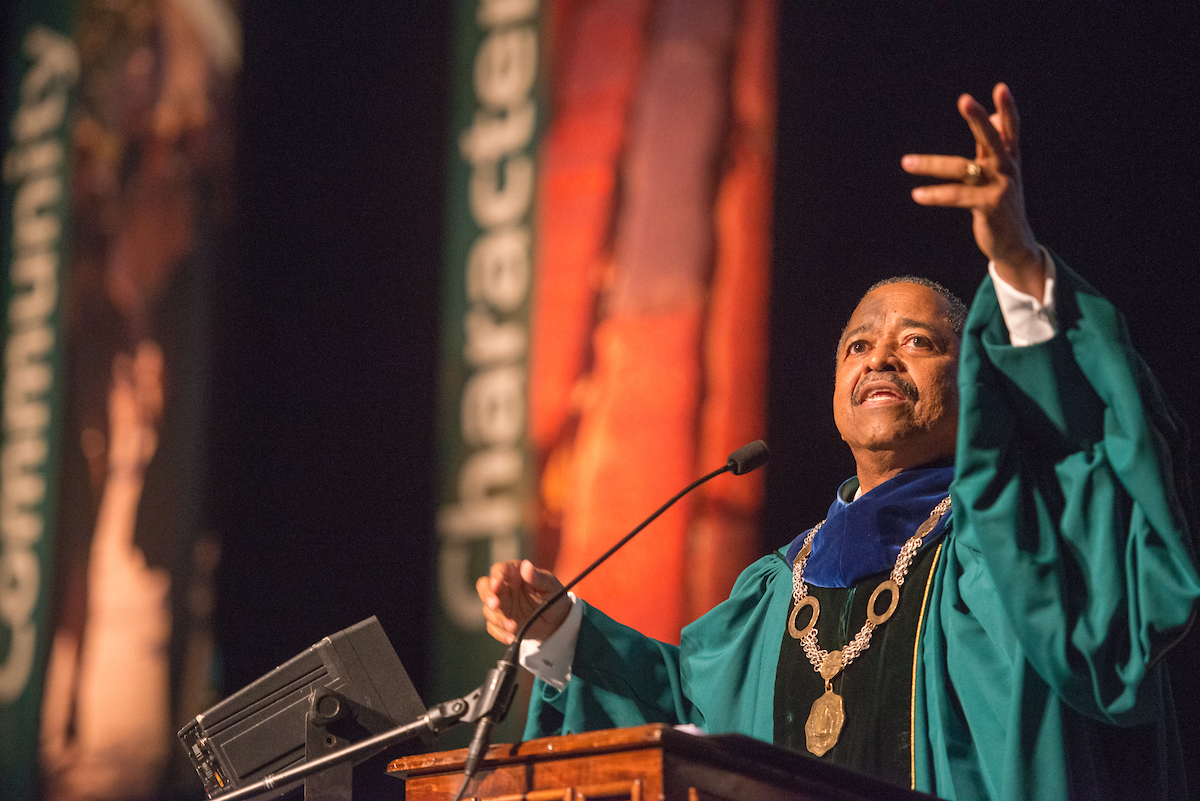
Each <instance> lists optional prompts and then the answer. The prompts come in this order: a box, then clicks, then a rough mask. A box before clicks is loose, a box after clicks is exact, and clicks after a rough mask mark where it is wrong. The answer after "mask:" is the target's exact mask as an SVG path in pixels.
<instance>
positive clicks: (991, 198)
mask: <svg viewBox="0 0 1200 801" xmlns="http://www.w3.org/2000/svg"><path fill="white" fill-rule="evenodd" d="M912 199H913V200H915V201H917V202H918V203H920V204H921V205H922V206H953V207H956V208H963V209H972V208H977V207H981V206H986V205H989V204H991V203H994V202H995V190H994V189H992V188H991V187H990V186H967V185H966V184H935V185H933V186H918V187H916V188H914V189H913V190H912Z"/></svg>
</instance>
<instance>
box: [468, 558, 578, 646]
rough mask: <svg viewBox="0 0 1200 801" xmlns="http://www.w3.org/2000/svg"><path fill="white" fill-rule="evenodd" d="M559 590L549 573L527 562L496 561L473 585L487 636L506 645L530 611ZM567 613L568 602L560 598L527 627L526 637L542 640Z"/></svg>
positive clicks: (569, 604) (559, 584)
mask: <svg viewBox="0 0 1200 801" xmlns="http://www.w3.org/2000/svg"><path fill="white" fill-rule="evenodd" d="M560 589H562V583H561V582H560V581H559V580H558V579H557V578H556V577H555V576H554V574H553V573H551V572H550V571H548V570H541V569H539V568H536V567H534V566H533V563H532V562H530V561H529V560H528V559H526V560H524V561H517V560H515V559H514V560H511V561H508V562H497V563H496V564H494V565H492V569H491V571H490V572H489V573H488V575H486V576H480V578H479V580H478V581H476V582H475V591H476V592H477V593H479V600H480V601H482V602H483V616H484V618H485V619H486V620H487V630H488V634H491V635H492V636H493V637H495V638H496V639H497V640H499V641H500V642H502V643H504V644H506V645H507V644H509V643H511V642H512V641H513V637H514V635H515V634H516V631H517V629H518V628H519V627H520V626H521V624H522V623H524V622H525V621H526V620H527V619H528V618H529V616H530V615H531V614H533V610H535V609H537V608H538V606H539V605H540V604H541V603H542V602H543V601H545V600H546V599H547V598H549V597H550V596H551V595H553V594H554V593H555V592H557V591H558V590H560ZM570 611H571V601H570V599H569V598H567V597H565V596H564V597H563V598H561V599H559V601H558V602H557V603H556V604H554V606H552V607H550V608H549V609H547V610H546V612H545V614H543V615H542V617H541V618H540V619H539V620H537V621H536V622H535V623H534V624H533V625H532V626H531V627H530V629H529V631H528V633H527V636H528V637H529V638H530V639H533V640H545V639H546V638H547V637H549V636H550V635H551V634H553V633H554V632H555V630H557V629H558V627H559V626H560V625H562V622H563V621H564V620H566V618H567V614H568V613H570Z"/></svg>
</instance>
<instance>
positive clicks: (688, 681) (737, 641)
mask: <svg viewBox="0 0 1200 801" xmlns="http://www.w3.org/2000/svg"><path fill="white" fill-rule="evenodd" d="M790 575H791V574H790V571H788V569H787V566H786V563H785V562H784V560H783V558H782V557H781V556H780V555H777V554H771V555H769V556H765V557H763V558H762V559H760V560H758V561H757V562H755V563H754V564H752V565H751V566H750V567H748V568H746V570H745V571H743V572H742V574H741V576H740V577H739V578H738V580H737V583H736V584H735V585H734V588H733V591H732V592H731V594H730V597H729V599H728V600H726V601H724V602H722V603H721V604H719V605H718V606H716V607H715V608H714V609H713V610H712V611H710V612H709V613H708V614H706V615H705V616H703V617H701V618H700V619H699V620H697V621H696V622H694V623H692V624H691V625H689V626H687V627H686V628H684V630H683V633H682V637H681V645H679V646H675V645H671V644H669V643H664V642H660V641H658V640H655V639H652V638H650V637H646V636H645V635H643V634H640V633H638V632H637V631H635V630H634V629H631V628H629V627H628V626H624V625H622V624H620V623H618V622H616V621H615V620H613V619H612V618H610V617H608V616H607V615H605V614H604V613H603V612H601V611H599V610H598V609H596V608H595V607H592V606H590V605H587V606H585V607H584V610H583V619H582V621H581V623H580V627H579V638H578V640H577V643H576V646H575V659H574V661H573V662H572V667H571V671H572V675H571V680H570V681H569V682H568V683H567V686H566V688H564V689H563V690H561V691H560V690H555V689H554V688H553V687H551V686H550V685H548V684H546V683H545V682H543V681H540V680H538V681H535V682H534V685H533V692H532V696H531V698H530V707H529V717H528V719H527V722H526V727H525V735H524V736H525V739H533V738H536V737H547V736H551V735H557V734H572V733H578V732H581V731H591V730H595V729H605V728H615V727H620V726H637V725H641V724H644V723H670V724H680V723H691V724H694V725H697V726H700V727H701V728H703V729H705V730H706V731H708V732H710V733H718V732H719V733H725V732H740V733H743V734H748V735H750V736H753V737H758V738H760V739H765V740H767V741H770V740H771V738H772V736H773V733H774V728H773V727H774V717H773V692H774V685H775V668H776V665H777V664H778V661H779V644H780V637H781V625H782V621H783V620H784V617H785V616H786V614H787V606H788V599H789V598H790V592H791V583H790V580H788V579H790ZM781 579H782V580H781ZM772 616H773V617H774V622H775V625H771V619H772Z"/></svg>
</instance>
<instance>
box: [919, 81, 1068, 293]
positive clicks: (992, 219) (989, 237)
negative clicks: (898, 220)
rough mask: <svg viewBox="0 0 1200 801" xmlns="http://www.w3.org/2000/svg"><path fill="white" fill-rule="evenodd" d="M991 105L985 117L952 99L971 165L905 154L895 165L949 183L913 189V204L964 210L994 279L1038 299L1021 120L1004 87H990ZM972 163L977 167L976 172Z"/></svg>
mask: <svg viewBox="0 0 1200 801" xmlns="http://www.w3.org/2000/svg"><path fill="white" fill-rule="evenodd" d="M992 102H993V103H994V104H995V106H996V112H995V113H994V114H991V115H990V116H989V115H988V113H987V110H986V109H985V108H984V107H983V106H982V105H980V103H979V102H978V101H977V100H976V99H975V98H973V97H971V96H970V95H967V94H964V95H962V96H961V97H959V98H958V113H959V114H961V115H962V116H963V119H965V120H966V121H967V125H969V126H970V128H971V133H972V134H973V135H974V136H975V158H974V160H973V161H972V160H971V159H966V158H963V157H962V156H937V155H915V154H909V155H907V156H905V157H904V158H903V160H902V161H901V162H900V163H901V166H903V168H904V170H905V171H906V172H910V173H912V174H914V175H927V176H929V177H931V178H942V179H944V180H947V181H950V183H944V184H936V185H933V186H919V187H917V188H915V189H913V191H912V196H913V200H915V201H917V202H918V203H920V204H922V205H925V206H955V207H959V208H967V209H970V210H971V216H972V223H973V228H974V233H975V242H976V244H978V245H979V249H980V250H981V251H983V255H985V256H987V257H988V259H990V260H991V261H993V262H994V263H995V265H996V271H997V272H998V273H999V274H1000V277H1001V278H1003V279H1004V280H1005V281H1007V282H1008V283H1009V284H1011V285H1012V286H1013V287H1015V288H1016V289H1019V290H1021V291H1023V292H1025V293H1027V294H1030V295H1033V296H1034V297H1037V298H1040V297H1041V296H1042V292H1043V287H1044V280H1045V272H1044V270H1043V267H1042V257H1041V251H1040V250H1039V249H1038V244H1037V239H1036V238H1035V237H1034V235H1033V230H1032V229H1031V228H1030V226H1029V220H1028V218H1027V217H1026V216H1025V195H1024V189H1023V187H1022V184H1021V152H1020V129H1021V120H1020V117H1019V116H1018V114H1017V104H1016V101H1014V100H1013V96H1012V92H1010V91H1009V89H1008V86H1006V85H1005V84H1003V83H998V84H996V87H995V89H993V90H992ZM972 164H976V165H978V166H979V170H977V171H976V170H975V168H974V167H971V166H970V165H972ZM972 172H974V174H972Z"/></svg>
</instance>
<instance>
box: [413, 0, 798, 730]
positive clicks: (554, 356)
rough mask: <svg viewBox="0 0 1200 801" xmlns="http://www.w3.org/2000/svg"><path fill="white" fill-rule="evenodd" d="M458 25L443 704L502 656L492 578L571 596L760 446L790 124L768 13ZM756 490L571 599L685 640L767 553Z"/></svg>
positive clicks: (518, 11) (707, 502) (609, 3)
mask: <svg viewBox="0 0 1200 801" xmlns="http://www.w3.org/2000/svg"><path fill="white" fill-rule="evenodd" d="M456 9H457V10H456V23H455V33H454V38H455V43H454V70H455V73H454V79H453V80H454V90H453V102H452V107H451V122H452V129H451V153H450V160H449V163H450V186H449V193H448V204H449V206H448V219H447V226H446V230H447V242H446V259H447V260H446V274H445V280H444V283H443V290H444V295H443V328H442V351H443V362H442V382H441V404H442V405H441V408H442V418H441V419H442V423H441V429H440V430H441V438H442V445H441V454H442V458H441V471H442V473H441V483H442V490H441V510H440V513H439V517H438V533H439V542H440V554H439V566H438V586H439V597H440V611H439V621H438V636H437V643H438V646H437V659H436V662H435V665H434V676H435V681H434V687H435V690H434V697H436V698H445V697H451V696H453V695H457V694H461V693H463V692H466V691H468V690H469V689H471V687H472V686H474V685H477V684H478V683H479V682H480V681H481V680H482V678H483V675H484V672H485V671H486V669H487V668H489V667H490V666H492V665H493V664H494V662H495V659H496V658H497V656H498V655H499V646H498V645H496V644H495V643H493V642H492V641H491V640H490V638H488V637H487V635H486V634H485V633H484V631H483V629H484V626H483V618H482V614H481V612H480V609H479V602H478V599H477V597H476V594H475V590H474V583H475V580H476V578H477V577H478V576H480V575H483V574H484V573H485V572H486V570H487V568H488V566H489V564H490V563H491V562H493V561H496V560H501V559H513V558H519V557H526V556H527V557H530V558H533V559H534V560H535V561H536V562H537V563H539V564H540V565H543V566H546V567H553V568H554V569H555V571H556V572H557V573H558V575H559V576H560V577H562V578H563V579H564V580H566V579H568V578H570V577H571V576H573V575H574V574H576V573H577V572H579V570H581V569H582V568H583V567H585V566H586V565H587V564H588V563H590V562H591V561H592V560H593V559H595V558H596V557H597V556H599V555H600V554H601V553H603V552H604V551H605V550H606V549H607V548H608V547H609V546H610V545H612V544H613V543H614V542H615V541H616V540H618V539H619V538H620V537H621V536H622V535H624V534H625V533H626V532H627V531H629V530H630V529H631V528H632V527H633V526H634V525H636V524H637V522H638V521H640V520H641V519H642V518H644V517H645V516H647V515H648V514H650V513H651V512H652V511H654V509H656V508H657V507H658V506H659V505H660V504H662V503H663V502H664V501H665V500H666V499H667V498H669V497H670V496H672V495H674V494H675V493H676V492H677V491H678V490H680V489H682V488H683V487H684V486H685V485H686V484H688V483H689V482H690V481H692V480H693V479H694V478H696V477H697V476H699V475H701V474H703V473H706V472H709V471H710V470H712V469H714V468H716V467H719V466H721V465H722V464H724V462H725V459H726V457H727V456H728V454H729V453H730V452H731V451H732V450H734V449H736V448H737V447H739V446H740V445H742V444H745V443H746V442H749V441H751V440H754V439H757V438H759V437H762V436H764V427H765V398H766V357H767V353H766V328H767V300H768V298H767V291H768V285H769V263H770V251H769V239H770V227H771V195H772V181H771V176H772V172H773V146H774V119H775V17H776V9H775V3H774V0H741V1H740V2H739V1H738V0H704V1H703V2H691V0H688V1H687V2H684V1H683V0H660V1H659V2H651V0H577V1H575V2H572V1H570V0H564V1H563V2H548V3H541V4H539V3H537V2H535V1H534V0H507V1H504V2H502V1H500V0H491V1H490V2H489V1H487V0H485V1H484V2H479V3H475V2H463V3H460V4H458V5H457V7H456ZM762 486H763V483H762V475H761V474H756V475H752V476H750V477H747V478H741V479H734V478H732V477H723V478H721V479H719V480H718V481H715V482H713V483H712V484H710V485H708V486H707V487H705V488H704V489H703V490H702V491H701V492H698V493H696V494H695V495H694V496H692V497H691V498H690V499H688V500H687V501H685V502H683V503H681V504H680V505H679V506H678V507H677V508H676V509H675V510H672V512H670V513H668V514H667V515H665V516H664V517H663V518H661V519H660V520H658V521H657V522H656V523H655V524H654V527H653V529H652V530H650V531H647V533H646V534H645V535H643V536H642V538H640V539H639V540H635V541H634V542H633V543H632V544H631V545H630V546H629V547H628V548H627V549H626V550H625V551H624V552H622V553H621V554H620V555H618V556H617V557H615V558H614V560H613V561H612V562H611V563H610V564H609V565H607V566H606V567H605V568H604V569H602V570H600V571H597V572H596V573H595V574H593V576H592V577H590V578H589V579H587V580H586V581H585V582H583V583H582V584H580V586H579V589H578V592H579V594H580V595H581V597H583V598H588V599H594V600H598V601H602V603H603V606H604V608H605V611H607V612H609V613H610V614H612V615H613V616H614V617H616V618H617V619H619V620H622V621H623V622H626V623H628V624H630V625H633V626H636V627H637V628H639V629H640V630H642V631H645V632H646V633H648V634H651V635H653V636H656V637H659V638H661V639H664V640H668V641H675V642H677V641H678V637H679V629H680V628H681V626H683V625H684V624H686V623H688V622H689V621H691V620H692V619H694V618H695V617H697V616H699V615H700V614H702V613H704V612H705V611H707V610H708V609H709V608H710V607H711V606H712V605H714V604H715V603H717V602H718V601H720V600H721V599H723V598H724V597H725V596H726V595H727V594H728V591H729V588H730V587H731V586H732V584H733V581H734V579H735V578H736V576H737V574H738V573H739V572H740V571H741V569H742V568H743V567H744V566H745V565H746V564H748V563H749V562H750V561H752V560H753V558H754V557H755V556H756V555H757V554H758V551H759V545H758V540H759V538H758V532H757V516H758V508H759V504H760V500H761V495H762ZM648 588H649V591H650V592H652V594H653V598H654V601H653V603H652V604H647V603H646V600H645V599H646V592H647V591H648ZM511 717H512V718H515V719H516V720H515V721H514V722H513V723H510V730H509V731H508V732H506V733H501V734H498V735H497V737H498V738H500V739H503V738H504V737H505V736H508V737H515V736H516V734H517V732H518V731H519V726H520V721H521V719H523V717H524V716H523V715H522V714H518V713H514V714H513V715H512V716H511Z"/></svg>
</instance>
